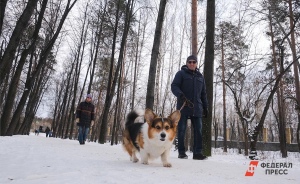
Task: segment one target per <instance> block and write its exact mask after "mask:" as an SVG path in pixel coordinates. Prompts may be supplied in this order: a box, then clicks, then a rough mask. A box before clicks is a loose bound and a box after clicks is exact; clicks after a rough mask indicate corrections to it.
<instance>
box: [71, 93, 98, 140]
mask: <svg viewBox="0 0 300 184" xmlns="http://www.w3.org/2000/svg"><path fill="white" fill-rule="evenodd" d="M94 115H95V106H94V105H93V104H92V95H91V94H88V95H87V96H86V99H85V101H83V102H81V103H80V104H79V105H78V107H77V110H76V123H77V126H78V141H79V143H80V144H81V145H83V144H85V140H86V137H87V135H88V134H89V130H90V126H93V124H94Z"/></svg>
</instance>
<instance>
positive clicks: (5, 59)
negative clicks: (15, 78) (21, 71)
mask: <svg viewBox="0 0 300 184" xmlns="http://www.w3.org/2000/svg"><path fill="white" fill-rule="evenodd" d="M37 2H38V0H29V1H28V3H27V6H26V8H25V9H24V11H23V13H22V15H21V16H20V18H19V19H18V21H17V24H16V26H15V29H14V31H13V33H12V35H11V37H10V39H9V43H8V45H7V47H6V49H5V51H4V54H3V56H2V58H1V60H0V71H1V72H0V86H1V85H2V83H3V81H4V78H5V76H6V75H7V74H8V73H9V72H10V69H11V66H12V63H13V62H12V61H13V59H14V58H15V53H16V49H17V47H18V46H19V42H20V39H21V37H22V35H23V33H24V31H25V30H26V27H27V26H28V22H29V20H30V17H31V15H32V13H33V11H34V9H35V7H36V5H37ZM4 3H5V2H4ZM1 4H2V1H1ZM1 9H2V7H1ZM1 132H2V133H3V131H1Z"/></svg>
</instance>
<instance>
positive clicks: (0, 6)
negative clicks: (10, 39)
mask: <svg viewBox="0 0 300 184" xmlns="http://www.w3.org/2000/svg"><path fill="white" fill-rule="evenodd" d="M6 4H7V0H0V36H1V34H2V27H3V20H4V15H5V8H6Z"/></svg>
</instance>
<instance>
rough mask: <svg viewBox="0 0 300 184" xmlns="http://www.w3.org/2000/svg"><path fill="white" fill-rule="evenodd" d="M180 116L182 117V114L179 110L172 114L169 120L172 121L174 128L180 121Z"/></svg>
mask: <svg viewBox="0 0 300 184" xmlns="http://www.w3.org/2000/svg"><path fill="white" fill-rule="evenodd" d="M180 116H181V113H180V111H179V110H177V111H174V112H173V113H172V114H170V115H169V117H168V118H169V119H170V120H171V121H172V123H173V125H174V126H177V124H178V121H179V120H180Z"/></svg>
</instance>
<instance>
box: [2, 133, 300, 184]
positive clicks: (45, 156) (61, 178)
mask: <svg viewBox="0 0 300 184" xmlns="http://www.w3.org/2000/svg"><path fill="white" fill-rule="evenodd" d="M187 154H188V155H189V159H187V160H181V159H178V158H177V152H175V151H172V152H171V158H170V161H171V163H172V165H173V167H171V168H165V167H163V166H162V164H161V162H160V159H156V160H153V161H150V164H149V165H143V164H141V163H132V162H130V161H129V156H128V155H127V153H125V152H124V151H123V149H122V147H121V145H117V146H111V145H110V144H104V145H103V144H97V143H91V142H90V143H86V144H85V145H79V143H78V142H77V141H75V140H68V139H58V138H46V137H45V134H42V133H40V135H39V136H35V135H30V136H24V135H22V136H21V135H16V136H12V137H0V183H1V184H2V183H5V184H28V183H30V184H31V183H33V184H34V183H36V184H41V183H43V184H47V183H51V184H53V183H55V184H56V183H57V184H67V183H70V184H71V183H72V184H74V183H75V184H81V183H87V184H93V183H97V184H106V183H108V184H119V183H120V184H121V183H122V184H135V183H139V184H153V183H155V184H185V183H186V184H199V183H206V184H207V183H215V184H218V183H222V184H226V183H230V184H234V183H238V184H241V183H243V184H244V183H254V184H258V183H272V184H275V183H278V184H279V183H280V184H283V183H289V184H292V183H300V155H299V153H289V157H288V158H286V159H282V158H280V154H279V153H278V152H264V153H263V155H261V158H262V159H261V160H259V164H258V166H257V168H255V169H254V176H245V173H246V171H247V170H248V167H249V163H250V160H249V159H248V158H247V157H245V156H243V155H239V154H237V153H236V152H235V151H233V150H230V151H229V152H228V153H226V154H225V153H223V152H222V151H221V150H220V149H217V150H213V156H212V157H209V158H208V160H205V161H198V160H192V153H187ZM260 154H262V153H260ZM261 163H265V164H269V166H271V164H272V163H278V164H277V166H280V164H281V167H280V168H270V169H279V170H280V169H281V172H280V173H281V174H277V175H275V174H274V173H273V174H271V175H270V174H266V168H262V167H261ZM289 163H291V164H292V168H286V167H284V168H283V165H285V166H287V165H288V164H289ZM273 166H276V164H274V165H273ZM279 170H278V171H279ZM284 173H285V174H284Z"/></svg>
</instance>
